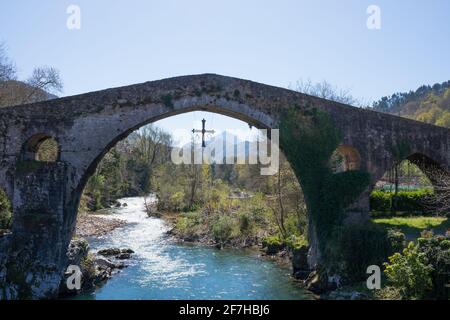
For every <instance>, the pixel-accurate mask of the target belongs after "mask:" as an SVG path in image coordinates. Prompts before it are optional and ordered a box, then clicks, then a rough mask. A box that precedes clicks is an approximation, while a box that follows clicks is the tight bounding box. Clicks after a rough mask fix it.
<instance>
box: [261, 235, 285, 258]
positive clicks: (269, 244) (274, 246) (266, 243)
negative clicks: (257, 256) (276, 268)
mask: <svg viewBox="0 0 450 320" xmlns="http://www.w3.org/2000/svg"><path fill="white" fill-rule="evenodd" d="M262 246H263V248H265V249H266V253H267V254H269V255H273V254H276V253H278V252H280V251H281V250H283V249H284V248H285V246H286V244H285V242H284V241H283V240H282V239H281V238H280V236H278V235H277V236H270V237H266V238H264V239H263V241H262Z"/></svg>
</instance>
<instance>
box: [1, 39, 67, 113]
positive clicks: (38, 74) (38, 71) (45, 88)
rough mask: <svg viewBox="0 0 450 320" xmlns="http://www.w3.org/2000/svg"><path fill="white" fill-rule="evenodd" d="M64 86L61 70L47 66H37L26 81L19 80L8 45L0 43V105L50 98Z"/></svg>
mask: <svg viewBox="0 0 450 320" xmlns="http://www.w3.org/2000/svg"><path fill="white" fill-rule="evenodd" d="M62 88H63V83H62V80H61V76H60V73H59V71H58V70H57V69H55V68H52V67H47V66H43V67H37V68H35V69H34V70H33V73H32V74H31V76H30V77H29V78H28V79H27V80H26V81H24V82H21V81H17V71H16V66H15V64H14V63H13V62H12V61H11V60H10V59H9V57H8V55H7V52H6V45H5V44H4V43H0V107H4V106H12V105H18V104H24V103H32V102H38V101H43V100H48V99H50V98H52V97H54V95H55V94H58V93H61V92H62Z"/></svg>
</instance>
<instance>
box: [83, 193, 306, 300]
mask: <svg viewBox="0 0 450 320" xmlns="http://www.w3.org/2000/svg"><path fill="white" fill-rule="evenodd" d="M119 201H120V202H121V203H127V206H126V207H121V208H118V209H112V213H111V214H110V215H107V217H110V218H119V219H122V220H125V221H127V222H129V224H128V225H126V226H125V227H122V228H118V229H115V230H114V231H113V232H111V233H110V234H108V235H107V236H105V237H102V238H93V239H88V240H89V244H90V247H91V249H92V250H94V251H97V250H99V249H104V248H111V247H120V248H131V249H132V250H134V251H135V254H133V257H132V259H131V260H129V261H128V263H129V264H130V265H129V266H128V267H127V268H125V269H123V270H121V271H120V272H119V273H117V274H115V275H113V276H112V278H111V279H110V280H109V281H108V282H107V283H106V284H105V285H103V286H102V287H101V288H99V289H97V290H96V291H95V292H93V293H91V294H85V295H79V296H77V298H76V299H97V300H105V299H106V300H110V299H199V300H203V299H238V300H241V299H282V300H287V299H289V300H293V299H311V298H312V297H311V295H309V294H307V293H306V292H305V291H304V290H303V289H302V288H300V287H299V285H298V284H297V283H295V281H293V279H292V277H291V276H290V274H289V273H290V271H289V269H287V268H284V267H281V266H280V265H278V264H276V263H274V262H273V261H269V260H266V259H263V258H261V257H259V256H258V253H257V252H255V251H252V250H237V249H224V250H218V249H215V248H210V247H206V246H201V245H185V244H179V243H177V242H175V241H174V240H173V239H171V238H170V237H168V236H166V234H165V233H166V231H167V230H168V229H169V226H168V225H167V224H166V222H165V221H163V220H161V219H157V218H149V217H147V215H146V213H145V212H144V206H143V199H142V198H125V199H121V200H119Z"/></svg>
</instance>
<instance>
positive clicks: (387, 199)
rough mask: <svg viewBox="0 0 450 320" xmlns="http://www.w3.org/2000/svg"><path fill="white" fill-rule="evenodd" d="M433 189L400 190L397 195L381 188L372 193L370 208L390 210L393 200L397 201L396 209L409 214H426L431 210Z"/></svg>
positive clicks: (382, 210) (380, 210) (377, 210)
mask: <svg viewBox="0 0 450 320" xmlns="http://www.w3.org/2000/svg"><path fill="white" fill-rule="evenodd" d="M432 197H433V191H432V190H429V189H421V190H417V191H399V192H398V193H397V195H395V194H394V193H392V192H385V191H381V190H377V191H373V192H372V193H371V194H370V210H372V211H376V212H385V213H387V212H390V211H391V208H392V202H393V201H395V202H396V205H395V207H396V210H398V211H400V212H405V213H407V214H424V213H427V212H429V211H430V205H429V204H430V203H431V202H432V201H431V199H432Z"/></svg>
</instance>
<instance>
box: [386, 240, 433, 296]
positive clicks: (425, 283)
mask: <svg viewBox="0 0 450 320" xmlns="http://www.w3.org/2000/svg"><path fill="white" fill-rule="evenodd" d="M384 265H385V267H386V269H385V271H384V272H385V274H386V276H387V278H388V281H389V283H390V284H391V285H392V286H393V287H395V288H397V289H398V290H399V291H400V292H401V295H402V297H403V298H405V299H423V298H425V297H426V296H427V294H428V292H429V291H430V290H431V289H432V286H433V283H432V277H431V273H432V271H433V267H432V266H431V265H430V264H429V262H428V259H427V257H426V255H425V254H424V253H422V252H420V250H419V247H418V245H415V244H414V243H413V242H410V243H409V245H408V246H407V247H406V248H405V249H404V250H403V253H399V252H397V253H395V254H394V255H392V256H390V257H389V263H385V264H384Z"/></svg>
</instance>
